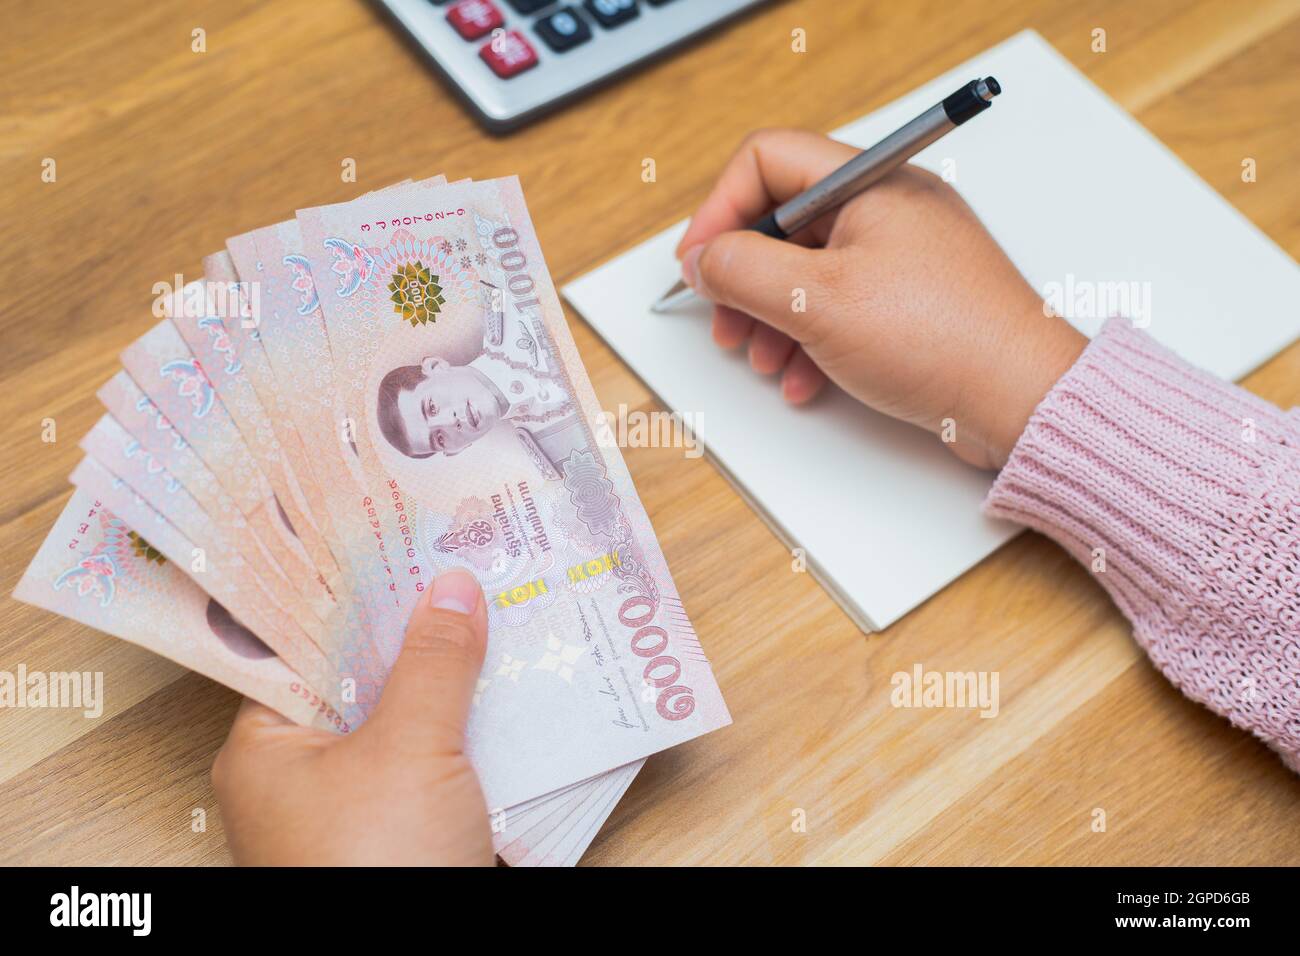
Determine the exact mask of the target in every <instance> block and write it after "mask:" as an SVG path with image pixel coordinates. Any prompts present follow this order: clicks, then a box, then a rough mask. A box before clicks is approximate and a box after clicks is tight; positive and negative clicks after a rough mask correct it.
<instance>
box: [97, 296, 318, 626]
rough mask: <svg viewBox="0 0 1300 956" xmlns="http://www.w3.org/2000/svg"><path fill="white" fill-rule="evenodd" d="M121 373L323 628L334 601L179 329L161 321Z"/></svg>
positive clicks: (127, 357) (130, 352) (126, 354)
mask: <svg viewBox="0 0 1300 956" xmlns="http://www.w3.org/2000/svg"><path fill="white" fill-rule="evenodd" d="M122 366H123V368H125V369H126V371H127V373H128V374H129V375H130V376H131V378H132V379H133V380H134V381H135V383H136V384H137V385H138V386H139V387H140V390H141V391H143V392H144V393H145V394H146V395H147V396H148V397H149V399H150V400H151V401H152V402H153V405H154V407H155V408H156V409H157V410H158V412H159V413H160V414H161V415H162V416H163V417H164V418H166V420H167V422H168V423H169V424H170V425H171V427H172V429H173V430H174V432H175V433H176V434H177V435H179V436H181V437H182V438H183V439H184V440H185V442H186V443H187V444H188V445H189V446H190V448H191V449H193V451H194V453H195V455H197V456H198V458H199V459H200V460H201V461H202V462H203V463H204V465H206V466H207V468H208V469H209V470H210V471H211V472H212V474H214V475H215V476H216V478H217V480H218V482H219V483H220V485H221V489H222V491H223V492H224V493H225V494H226V495H227V496H229V497H230V499H231V500H233V501H234V502H235V505H236V506H237V507H238V508H239V511H240V513H241V514H243V516H244V519H245V520H246V521H247V522H248V526H249V528H250V529H251V531H252V533H253V534H254V535H255V536H256V537H257V539H258V540H259V541H260V542H261V544H262V545H263V546H264V547H265V548H266V549H267V550H268V551H269V552H270V554H271V555H272V557H273V558H274V560H275V562H276V564H277V566H278V567H279V568H280V570H281V571H283V572H284V574H285V576H286V577H287V578H288V579H289V582H290V584H291V585H292V586H293V587H294V588H295V589H297V591H298V593H299V594H300V595H301V596H302V598H303V600H304V601H306V602H307V604H308V607H309V608H310V609H311V610H312V612H313V613H314V614H315V615H316V616H317V617H319V618H320V619H321V620H322V621H327V620H329V618H330V616H331V615H332V614H334V612H335V600H334V597H333V595H332V594H331V593H330V590H329V587H328V585H327V583H326V580H325V576H324V575H323V574H322V572H321V571H320V570H319V569H318V568H316V567H314V566H313V565H312V562H311V559H310V557H309V556H308V554H307V552H306V549H305V548H304V547H303V545H302V542H301V541H300V540H299V538H298V535H297V533H296V531H295V530H294V528H293V526H292V524H291V522H290V521H289V518H288V516H287V515H286V514H285V511H284V508H283V507H282V505H281V502H280V501H279V499H278V498H277V497H276V495H275V493H274V491H273V490H272V488H271V484H270V482H269V481H268V480H267V478H266V476H265V475H264V474H263V473H262V471H261V469H260V468H259V467H258V464H257V460H256V458H255V457H254V456H253V454H252V452H250V451H249V449H248V445H247V444H246V443H245V442H244V440H243V437H242V436H241V434H240V432H239V428H238V426H237V425H236V424H235V422H234V419H232V418H231V416H230V412H229V411H228V410H227V409H226V406H225V405H224V403H222V401H221V399H220V398H219V397H218V395H217V392H216V389H215V388H213V385H212V382H211V380H210V377H209V373H208V371H207V370H206V369H205V368H204V367H203V366H202V364H201V363H200V362H199V361H198V360H197V359H196V358H195V356H194V353H193V352H191V351H190V348H189V346H188V345H187V344H186V342H185V339H184V338H182V337H181V334H180V332H179V331H177V329H176V326H175V325H173V324H172V323H171V322H170V321H167V320H165V319H164V320H163V321H161V322H159V323H158V324H157V325H155V326H154V327H153V328H152V329H150V330H149V331H148V332H146V333H145V334H144V335H142V336H141V337H140V338H138V339H136V341H135V342H133V343H132V344H131V345H129V346H128V347H127V348H126V349H124V350H123V352H122Z"/></svg>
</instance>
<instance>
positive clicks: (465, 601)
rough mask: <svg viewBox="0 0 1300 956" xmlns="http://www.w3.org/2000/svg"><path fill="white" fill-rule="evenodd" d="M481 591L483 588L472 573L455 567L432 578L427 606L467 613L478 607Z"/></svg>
mask: <svg viewBox="0 0 1300 956" xmlns="http://www.w3.org/2000/svg"><path fill="white" fill-rule="evenodd" d="M482 593H483V589H482V588H480V587H479V586H478V581H476V580H475V579H474V575H472V574H470V573H469V572H468V571H462V570H461V569H459V568H457V569H456V570H454V571H448V572H447V573H446V574H440V575H438V576H437V577H436V578H434V579H433V589H432V591H430V592H429V606H430V607H436V608H438V609H440V610H443V611H455V612H456V613H457V614H469V613H470V612H471V611H473V610H474V609H475V608H476V607H478V599H479V596H480V595H481V594H482Z"/></svg>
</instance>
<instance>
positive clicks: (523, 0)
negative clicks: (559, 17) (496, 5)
mask: <svg viewBox="0 0 1300 956" xmlns="http://www.w3.org/2000/svg"><path fill="white" fill-rule="evenodd" d="M508 2H509V3H510V6H512V7H514V8H515V12H516V13H536V12H537V11H538V10H540V9H542V7H545V6H548V5H549V4H552V3H554V2H555V0H508Z"/></svg>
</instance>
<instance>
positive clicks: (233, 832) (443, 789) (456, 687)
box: [212, 571, 493, 866]
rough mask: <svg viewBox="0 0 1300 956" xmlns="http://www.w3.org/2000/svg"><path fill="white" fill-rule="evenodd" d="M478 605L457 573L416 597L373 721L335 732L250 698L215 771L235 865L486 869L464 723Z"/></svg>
mask: <svg viewBox="0 0 1300 956" xmlns="http://www.w3.org/2000/svg"><path fill="white" fill-rule="evenodd" d="M486 643H487V607H486V605H485V603H484V601H483V596H482V592H481V590H480V589H479V586H478V582H477V581H475V580H474V578H473V576H472V575H469V574H466V573H465V572H463V571H452V572H449V573H447V574H444V575H442V576H440V577H439V578H438V579H437V580H436V581H435V582H434V585H433V587H432V588H431V589H430V590H429V592H428V596H427V598H426V599H425V600H422V601H421V602H420V603H419V604H418V605H416V608H415V611H414V612H413V613H412V615H411V622H410V624H409V625H408V626H407V629H406V639H405V642H404V644H403V646H402V652H401V655H400V656H399V657H398V659H397V664H396V665H395V666H394V668H393V672H392V675H391V676H390V677H389V680H388V685H387V686H386V687H385V688H384V695H383V698H382V700H381V701H380V703H379V706H378V708H377V709H376V710H375V714H374V716H373V717H372V718H371V719H370V720H369V721H367V722H366V724H365V726H363V727H362V728H360V729H359V730H358V731H357V732H356V733H354V734H352V735H350V736H346V737H341V736H338V735H336V734H331V733H328V732H327V731H324V730H318V729H315V728H311V727H303V726H300V725H298V724H295V723H293V722H292V721H290V720H289V719H288V718H285V717H282V716H281V715H279V714H277V713H276V712H275V711H273V710H271V709H270V708H269V707H266V706H263V705H262V704H258V703H255V702H253V701H251V700H247V699H246V700H245V701H244V704H243V707H241V708H240V711H239V716H238V717H237V718H236V719H235V723H234V726H232V727H231V728H230V736H229V738H228V739H227V740H226V745H225V747H223V748H222V750H221V753H220V754H219V755H218V757H217V761H216V764H215V765H214V766H213V768H212V779H213V784H214V786H215V788H216V791H217V798H218V800H219V801H220V803H221V811H222V817H223V820H224V823H225V827H226V834H227V838H228V840H229V842H230V849H231V852H232V854H233V855H234V857H235V859H236V861H238V862H239V863H242V864H253V865H264V866H265V865H269V866H281V865H282V866H300V865H304V864H313V865H400V864H407V865H437V866H470V865H484V866H487V865H491V863H492V859H493V855H492V835H491V832H490V831H489V828H488V816H487V807H486V805H485V804H484V802H483V791H482V790H481V789H480V787H479V782H478V778H477V777H476V776H475V774H474V768H473V767H472V766H470V762H469V758H468V757H466V755H465V719H466V716H467V715H468V713H469V707H470V698H471V697H472V695H473V692H474V682H475V679H476V678H477V677H478V674H479V670H480V669H481V668H482V665H483V652H484V648H485V646H486Z"/></svg>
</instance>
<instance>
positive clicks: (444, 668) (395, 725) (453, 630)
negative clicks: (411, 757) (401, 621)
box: [363, 570, 487, 754]
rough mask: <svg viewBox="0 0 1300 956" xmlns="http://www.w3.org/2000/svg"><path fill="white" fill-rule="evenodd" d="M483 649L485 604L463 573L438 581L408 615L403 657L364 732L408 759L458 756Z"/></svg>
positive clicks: (480, 592) (469, 576)
mask: <svg viewBox="0 0 1300 956" xmlns="http://www.w3.org/2000/svg"><path fill="white" fill-rule="evenodd" d="M486 650H487V604H486V603H485V602H484V600H483V590H482V589H481V588H480V587H479V584H478V581H476V580H475V579H474V576H473V575H472V574H470V573H469V572H468V571H462V570H455V571H448V572H447V573H446V574H440V575H439V576H438V577H437V578H435V579H434V581H433V586H432V587H430V588H429V590H428V592H427V593H426V594H425V595H423V596H422V597H421V598H420V603H419V604H417V605H416V607H415V610H414V611H412V612H411V620H410V622H409V623H408V624H407V626H406V637H405V639H404V640H403V643H402V650H401V653H399V654H398V655H397V662H396V663H395V664H394V665H393V670H392V673H391V674H389V676H388V684H387V685H386V686H385V687H384V694H383V697H382V698H381V699H380V701H379V706H377V707H376V708H375V712H374V714H373V715H372V716H371V718H370V720H369V721H368V722H367V723H366V726H365V727H364V728H363V730H367V729H370V728H372V727H373V728H374V729H373V731H372V733H377V734H379V735H381V736H382V738H383V739H384V740H385V742H386V743H388V744H390V745H393V746H395V747H398V748H400V749H401V750H402V751H404V752H407V753H425V754H447V753H459V752H460V751H461V750H462V749H463V748H464V746H465V721H466V719H467V718H468V716H469V707H470V701H471V700H473V697H474V687H475V682H476V681H477V680H478V675H479V672H480V671H481V670H482V669H483V655H484V653H485V652H486Z"/></svg>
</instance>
